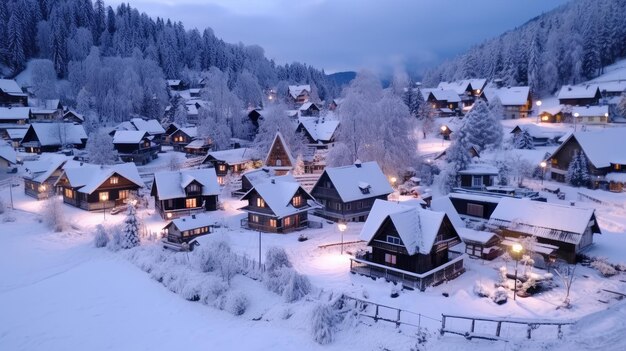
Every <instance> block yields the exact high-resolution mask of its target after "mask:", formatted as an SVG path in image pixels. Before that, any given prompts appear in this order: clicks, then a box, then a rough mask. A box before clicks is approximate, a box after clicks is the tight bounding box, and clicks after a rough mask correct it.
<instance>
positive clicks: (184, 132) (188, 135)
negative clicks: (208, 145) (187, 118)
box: [169, 127, 198, 151]
mask: <svg viewBox="0 0 626 351" xmlns="http://www.w3.org/2000/svg"><path fill="white" fill-rule="evenodd" d="M197 136H198V129H197V128H196V127H181V128H178V129H177V130H176V131H175V132H173V133H172V134H170V136H169V140H170V144H171V145H172V146H173V147H174V150H175V151H182V150H183V149H184V148H185V146H187V144H189V143H191V142H192V141H193V140H194V139H196V137H197Z"/></svg>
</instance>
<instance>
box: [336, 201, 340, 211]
mask: <svg viewBox="0 0 626 351" xmlns="http://www.w3.org/2000/svg"><path fill="white" fill-rule="evenodd" d="M335 209H336V210H337V211H341V203H340V202H337V203H335Z"/></svg>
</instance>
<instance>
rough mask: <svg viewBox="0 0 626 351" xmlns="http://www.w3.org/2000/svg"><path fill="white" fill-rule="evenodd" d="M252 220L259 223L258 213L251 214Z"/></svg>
mask: <svg viewBox="0 0 626 351" xmlns="http://www.w3.org/2000/svg"><path fill="white" fill-rule="evenodd" d="M250 222H253V223H259V216H257V215H251V216H250Z"/></svg>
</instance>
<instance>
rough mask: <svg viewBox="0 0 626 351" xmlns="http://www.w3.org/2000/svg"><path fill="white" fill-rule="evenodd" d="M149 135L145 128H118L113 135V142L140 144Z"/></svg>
mask: <svg viewBox="0 0 626 351" xmlns="http://www.w3.org/2000/svg"><path fill="white" fill-rule="evenodd" d="M147 137H148V132H146V131H144V130H118V131H116V132H115V135H113V144H139V143H140V142H141V141H142V140H143V139H144V138H147Z"/></svg>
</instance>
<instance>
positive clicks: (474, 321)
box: [470, 319, 476, 333]
mask: <svg viewBox="0 0 626 351" xmlns="http://www.w3.org/2000/svg"><path fill="white" fill-rule="evenodd" d="M475 323H476V320H475V319H472V329H471V330H470V331H471V332H472V333H473V332H474V324H475Z"/></svg>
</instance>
